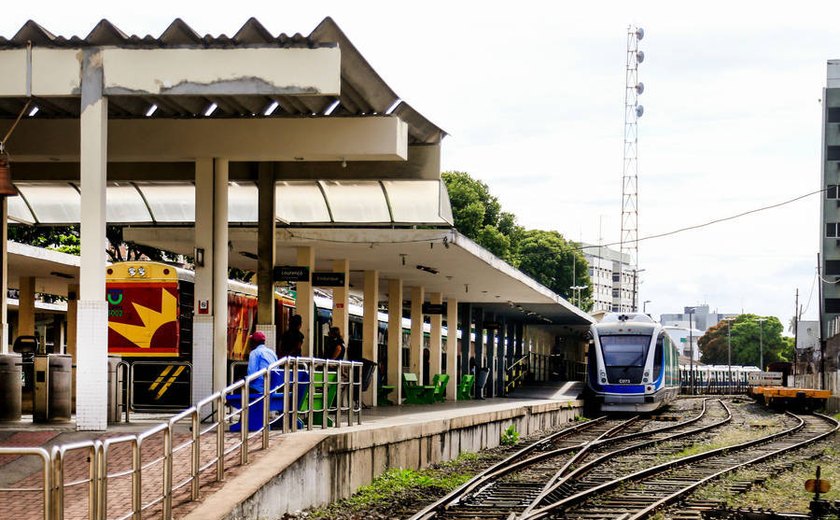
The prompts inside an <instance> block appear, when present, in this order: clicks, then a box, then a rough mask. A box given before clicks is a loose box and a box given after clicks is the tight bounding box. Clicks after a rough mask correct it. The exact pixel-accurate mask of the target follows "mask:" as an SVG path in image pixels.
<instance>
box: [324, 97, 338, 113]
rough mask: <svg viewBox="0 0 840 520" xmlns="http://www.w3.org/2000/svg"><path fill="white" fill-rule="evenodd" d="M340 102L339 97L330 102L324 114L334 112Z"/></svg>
mask: <svg viewBox="0 0 840 520" xmlns="http://www.w3.org/2000/svg"><path fill="white" fill-rule="evenodd" d="M338 103H339V100H338V99H336V100H335V101H333V102H332V103H331V104H330V106H328V107H327V109H326V110H324V115H325V116H328V115H330V114H332V113H333V110H335V109H336V108H337V107H338Z"/></svg>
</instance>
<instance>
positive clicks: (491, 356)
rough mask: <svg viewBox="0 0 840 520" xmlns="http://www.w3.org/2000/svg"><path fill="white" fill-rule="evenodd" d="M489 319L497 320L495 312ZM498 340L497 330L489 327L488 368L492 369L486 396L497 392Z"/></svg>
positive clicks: (494, 394) (488, 375)
mask: <svg viewBox="0 0 840 520" xmlns="http://www.w3.org/2000/svg"><path fill="white" fill-rule="evenodd" d="M487 319H488V320H489V321H491V322H494V323H495V321H496V318H495V315H494V314H490V315H489V317H488V318H487ZM496 341H497V339H496V330H495V329H487V345H486V352H487V368H488V369H489V370H490V373H489V374H487V385H486V386H485V387H484V395H485V396H486V397H496V393H497V392H496V385H497V384H498V381H499V373H498V368H497V367H498V362H499V360H498V359H497V358H496V348H497V347H496V344H497V343H496Z"/></svg>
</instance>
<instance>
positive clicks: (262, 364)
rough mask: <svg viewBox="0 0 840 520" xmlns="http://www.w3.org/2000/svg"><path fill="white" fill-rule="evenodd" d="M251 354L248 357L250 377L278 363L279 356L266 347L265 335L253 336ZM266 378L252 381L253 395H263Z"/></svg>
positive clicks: (255, 334)
mask: <svg viewBox="0 0 840 520" xmlns="http://www.w3.org/2000/svg"><path fill="white" fill-rule="evenodd" d="M250 343H251V354H250V355H249V356H248V375H249V376H250V375H251V374H255V373H257V372H259V371H260V370H262V369H264V368H267V367H268V366H269V365H271V364H272V363H276V362H277V354H275V353H274V351H273V350H271V349H269V348H268V347H266V346H265V333H263V332H262V331H259V330H258V331H256V332H254V333H253V334H251V339H250ZM263 380H264V378H262V377H258V378H256V379H254V380H253V381H251V389H250V391H251V393H256V394H261V393H263V383H264V381H263Z"/></svg>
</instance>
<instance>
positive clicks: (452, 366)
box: [446, 298, 470, 401]
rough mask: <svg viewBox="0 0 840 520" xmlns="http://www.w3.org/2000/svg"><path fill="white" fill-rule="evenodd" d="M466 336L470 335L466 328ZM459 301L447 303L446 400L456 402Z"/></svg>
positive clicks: (453, 300)
mask: <svg viewBox="0 0 840 520" xmlns="http://www.w3.org/2000/svg"><path fill="white" fill-rule="evenodd" d="M466 329H467V332H466V333H464V335H465V336H468V337H469V335H470V333H469V327H466ZM458 347H459V343H458V300H456V299H455V298H448V299H447V301H446V373H447V374H449V384H448V385H446V400H447V401H454V400H455V399H456V396H457V395H458V383H460V382H461V377H460V376H459V375H458Z"/></svg>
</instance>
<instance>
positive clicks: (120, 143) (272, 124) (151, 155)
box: [0, 116, 408, 162]
mask: <svg viewBox="0 0 840 520" xmlns="http://www.w3.org/2000/svg"><path fill="white" fill-rule="evenodd" d="M11 124H12V121H2V122H0V134H3V133H5V132H6V131H7V129H8V127H9V126H10V125H11ZM79 139H80V135H79V121H78V120H76V119H52V120H32V119H25V120H23V121H21V123H20V124H19V125H18V127H17V128H16V129H15V135H14V139H12V140H11V141H12V142H11V143H10V146H9V149H10V151H11V152H13V158H14V161H16V162H17V161H20V162H47V161H49V162H55V161H72V162H78V160H79ZM213 156H224V157H229V158H230V159H229V160H230V161H299V162H303V161H341V160H346V161H404V160H406V159H407V158H408V125H406V123H405V122H403V121H401V120H400V119H398V118H396V117H390V116H381V117H376V116H374V117H365V118H321V119H316V118H313V119H211V118H205V119H188V120H180V119H177V120H173V119H148V120H136V119H134V120H122V119H116V120H112V121H110V122H109V125H108V160H109V161H111V162H126V161H128V162H158V161H173V162H178V161H188V162H191V161H194V160H195V159H196V158H200V157H213Z"/></svg>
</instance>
